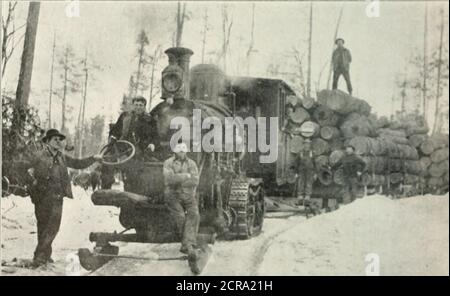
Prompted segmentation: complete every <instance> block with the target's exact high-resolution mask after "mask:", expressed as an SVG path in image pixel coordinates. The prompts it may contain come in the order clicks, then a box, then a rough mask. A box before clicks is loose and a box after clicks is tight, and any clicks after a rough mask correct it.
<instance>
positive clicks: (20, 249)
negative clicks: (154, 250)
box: [1, 186, 123, 274]
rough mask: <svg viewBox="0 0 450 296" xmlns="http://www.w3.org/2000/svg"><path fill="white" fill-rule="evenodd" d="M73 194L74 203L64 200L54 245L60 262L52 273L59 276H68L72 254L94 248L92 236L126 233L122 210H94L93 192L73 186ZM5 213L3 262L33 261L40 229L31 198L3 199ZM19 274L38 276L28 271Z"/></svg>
mask: <svg viewBox="0 0 450 296" xmlns="http://www.w3.org/2000/svg"><path fill="white" fill-rule="evenodd" d="M73 193H74V199H68V198H65V199H64V208H63V217H62V221H61V228H60V231H59V233H58V236H57V237H56V239H55V241H54V242H53V255H52V257H53V259H54V260H55V261H56V263H55V266H56V267H55V268H54V269H56V270H52V273H56V274H64V272H65V267H66V266H67V263H68V262H69V260H70V257H69V256H70V254H75V253H76V252H77V251H78V248H83V247H88V248H92V244H91V243H90V242H89V233H90V232H92V231H114V230H122V229H123V227H122V226H121V225H120V223H119V219H118V214H119V209H118V208H115V207H103V206H102V207H100V206H94V204H93V203H92V201H91V199H90V195H91V193H92V192H91V191H90V190H88V191H84V190H83V189H82V188H80V187H77V186H73ZM1 213H2V220H1V223H2V231H1V250H2V254H1V255H2V256H1V257H2V258H1V259H2V260H5V261H10V260H12V259H13V258H20V259H31V258H32V257H33V252H34V248H35V247H36V244H37V234H36V231H37V228H36V218H35V216H34V205H33V204H32V203H31V200H30V198H29V197H20V196H14V195H11V196H8V197H6V198H2V199H1ZM19 272H20V273H24V272H25V273H26V272H29V273H31V274H34V273H35V272H34V271H26V270H21V271H19ZM16 274H17V273H16Z"/></svg>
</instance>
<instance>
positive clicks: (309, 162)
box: [295, 150, 314, 172]
mask: <svg viewBox="0 0 450 296" xmlns="http://www.w3.org/2000/svg"><path fill="white" fill-rule="evenodd" d="M305 170H308V171H310V170H314V159H313V153H312V151H311V150H309V151H305V150H301V151H300V152H299V153H298V155H297V160H296V163H295V171H296V172H300V171H305Z"/></svg>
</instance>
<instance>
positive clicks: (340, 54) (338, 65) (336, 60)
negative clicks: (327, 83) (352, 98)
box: [332, 38, 353, 95]
mask: <svg viewBox="0 0 450 296" xmlns="http://www.w3.org/2000/svg"><path fill="white" fill-rule="evenodd" d="M335 44H336V46H337V47H336V49H335V50H334V51H333V57H332V63H333V89H337V86H338V80H339V76H341V74H342V75H343V76H344V79H345V82H346V83H347V90H348V93H349V94H350V95H352V90H353V89H352V83H351V81H350V63H351V62H352V55H351V54H350V50H348V49H347V48H345V47H344V39H342V38H338V39H336V41H335Z"/></svg>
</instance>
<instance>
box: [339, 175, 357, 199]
mask: <svg viewBox="0 0 450 296" xmlns="http://www.w3.org/2000/svg"><path fill="white" fill-rule="evenodd" d="M359 189H360V186H359V182H358V179H357V178H356V177H350V178H347V179H346V181H345V184H344V188H343V200H342V202H343V203H344V204H348V203H350V202H352V201H354V200H355V199H356V198H357V197H358V194H359Z"/></svg>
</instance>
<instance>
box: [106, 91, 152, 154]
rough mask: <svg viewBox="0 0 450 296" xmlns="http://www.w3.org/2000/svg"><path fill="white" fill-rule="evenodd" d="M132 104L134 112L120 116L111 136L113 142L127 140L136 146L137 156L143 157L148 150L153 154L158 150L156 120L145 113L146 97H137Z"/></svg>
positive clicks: (111, 131)
mask: <svg viewBox="0 0 450 296" xmlns="http://www.w3.org/2000/svg"><path fill="white" fill-rule="evenodd" d="M132 103H133V110H132V111H131V112H123V113H122V114H120V116H119V119H118V120H117V122H116V124H114V126H113V127H112V129H111V130H110V133H109V135H110V138H111V139H112V140H126V141H129V142H131V143H132V144H134V145H135V146H136V156H138V157H142V156H143V153H144V151H145V150H146V149H147V148H148V149H150V151H152V152H153V151H155V149H156V148H158V147H157V145H159V140H158V127H157V124H156V121H155V120H154V118H152V117H151V116H150V114H148V113H147V112H145V108H146V105H147V100H146V99H145V98H144V97H135V98H133V100H132Z"/></svg>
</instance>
